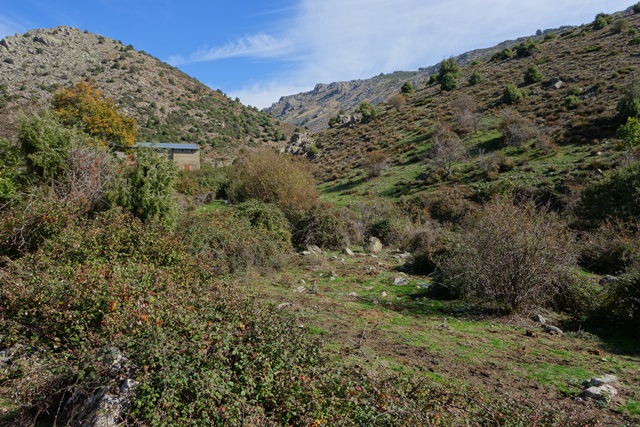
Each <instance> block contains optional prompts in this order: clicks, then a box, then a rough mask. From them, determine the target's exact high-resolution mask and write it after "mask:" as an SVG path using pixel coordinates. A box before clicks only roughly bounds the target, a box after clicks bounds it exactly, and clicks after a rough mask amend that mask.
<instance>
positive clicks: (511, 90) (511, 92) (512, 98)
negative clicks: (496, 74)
mask: <svg viewBox="0 0 640 427" xmlns="http://www.w3.org/2000/svg"><path fill="white" fill-rule="evenodd" d="M522 98H524V94H523V93H522V91H521V90H520V89H519V88H518V86H516V85H514V84H509V85H507V86H506V87H505V88H504V91H503V92H502V98H501V101H502V102H504V103H505V104H509V105H511V104H515V103H517V102H520V101H521V100H522Z"/></svg>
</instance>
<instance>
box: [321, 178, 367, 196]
mask: <svg viewBox="0 0 640 427" xmlns="http://www.w3.org/2000/svg"><path fill="white" fill-rule="evenodd" d="M366 181H367V179H366V178H360V179H357V180H352V179H350V180H349V181H347V182H344V183H342V184H338V185H334V186H333V187H329V188H327V189H326V190H325V191H324V192H325V193H341V192H343V191H348V190H352V189H354V188H356V187H357V186H359V185H361V184H364V183H365V182H366Z"/></svg>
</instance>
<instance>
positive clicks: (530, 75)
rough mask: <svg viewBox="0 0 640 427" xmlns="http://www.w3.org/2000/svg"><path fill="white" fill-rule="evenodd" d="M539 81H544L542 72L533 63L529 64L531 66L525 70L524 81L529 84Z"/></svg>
mask: <svg viewBox="0 0 640 427" xmlns="http://www.w3.org/2000/svg"><path fill="white" fill-rule="evenodd" d="M539 81H542V73H541V72H540V70H539V69H538V67H536V66H535V64H533V65H531V66H529V68H527V69H526V71H525V72H524V82H525V83H527V84H532V83H537V82H539Z"/></svg>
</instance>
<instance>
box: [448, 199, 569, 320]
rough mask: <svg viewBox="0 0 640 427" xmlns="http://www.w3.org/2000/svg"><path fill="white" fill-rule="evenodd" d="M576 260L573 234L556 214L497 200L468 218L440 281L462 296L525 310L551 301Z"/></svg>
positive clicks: (507, 308) (530, 206) (508, 308)
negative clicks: (571, 236) (568, 231)
mask: <svg viewBox="0 0 640 427" xmlns="http://www.w3.org/2000/svg"><path fill="white" fill-rule="evenodd" d="M574 263H575V255H574V254H573V250H572V247H571V238H570V236H569V235H568V233H567V230H566V227H564V226H563V225H562V224H561V223H560V222H559V221H558V220H557V218H555V216H554V215H553V214H551V213H540V212H538V211H537V210H536V208H535V207H534V206H532V205H531V204H522V205H515V204H513V203H512V202H511V201H510V200H505V199H498V200H495V201H492V202H489V203H488V204H486V205H485V206H484V207H483V208H482V210H480V211H479V212H478V213H477V214H475V215H473V216H471V217H470V218H468V219H467V220H466V222H465V224H464V230H463V233H462V236H461V239H460V242H459V243H458V244H457V245H456V247H455V248H452V250H451V253H450V254H448V256H446V257H444V258H443V259H442V260H441V262H440V265H439V267H440V279H439V280H440V282H441V284H442V285H444V286H445V287H447V288H448V289H449V290H450V291H451V292H452V293H453V294H454V295H457V296H459V297H463V298H470V299H479V300H481V301H487V302H491V303H494V304H496V305H497V306H498V307H499V308H501V309H503V310H505V311H507V312H513V311H522V310H524V309H527V308H530V307H533V306H536V305H548V304H550V302H551V301H553V300H554V298H555V297H556V296H557V294H558V293H559V292H561V290H562V279H563V277H564V275H565V273H566V271H567V269H568V268H569V267H572V266H573V265H574Z"/></svg>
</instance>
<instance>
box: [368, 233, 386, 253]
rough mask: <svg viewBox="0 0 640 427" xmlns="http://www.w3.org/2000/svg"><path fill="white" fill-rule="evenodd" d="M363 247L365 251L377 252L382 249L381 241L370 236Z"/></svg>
mask: <svg viewBox="0 0 640 427" xmlns="http://www.w3.org/2000/svg"><path fill="white" fill-rule="evenodd" d="M363 249H364V250H365V252H369V253H371V254H377V253H379V252H380V251H382V243H381V242H380V239H378V238H377V237H373V236H371V237H369V238H368V239H367V242H366V243H365V245H364V247H363Z"/></svg>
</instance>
